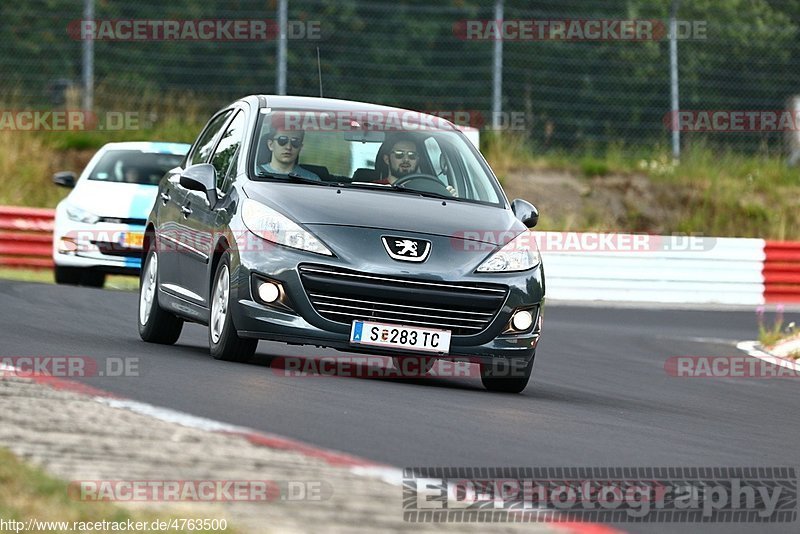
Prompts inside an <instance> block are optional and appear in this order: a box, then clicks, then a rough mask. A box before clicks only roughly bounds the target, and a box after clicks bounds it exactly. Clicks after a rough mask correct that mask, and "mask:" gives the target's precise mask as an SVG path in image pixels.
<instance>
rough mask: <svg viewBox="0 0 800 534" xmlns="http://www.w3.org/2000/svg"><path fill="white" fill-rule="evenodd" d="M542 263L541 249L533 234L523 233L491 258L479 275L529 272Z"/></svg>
mask: <svg viewBox="0 0 800 534" xmlns="http://www.w3.org/2000/svg"><path fill="white" fill-rule="evenodd" d="M541 262H542V256H541V255H540V254H539V247H537V246H536V240H535V239H534V238H533V234H532V233H531V232H527V231H526V232H522V233H521V234H519V235H518V236H517V237H515V238H514V239H512V240H511V241H509V242H508V243H506V245H505V246H504V247H503V248H501V249H500V250H498V251H497V252H495V253H494V254H492V255H491V256H489V259H487V260H486V261H484V262H483V263H482V264H481V266H480V267H478V272H479V273H507V272H514V271H527V270H528V269H533V268H534V267H536V266H537V265H539V264H540V263H541Z"/></svg>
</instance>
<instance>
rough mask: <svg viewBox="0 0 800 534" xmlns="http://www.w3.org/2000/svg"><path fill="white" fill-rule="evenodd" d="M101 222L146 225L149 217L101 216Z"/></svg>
mask: <svg viewBox="0 0 800 534" xmlns="http://www.w3.org/2000/svg"><path fill="white" fill-rule="evenodd" d="M100 222H106V223H113V224H131V225H136V226H144V225H145V224H147V219H134V218H130V217H100Z"/></svg>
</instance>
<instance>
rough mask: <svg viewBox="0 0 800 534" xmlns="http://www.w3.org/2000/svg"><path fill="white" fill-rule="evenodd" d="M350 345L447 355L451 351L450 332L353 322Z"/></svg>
mask: <svg viewBox="0 0 800 534" xmlns="http://www.w3.org/2000/svg"><path fill="white" fill-rule="evenodd" d="M350 343H354V344H360V345H375V346H377V347H392V348H396V349H407V350H421V351H427V352H438V353H447V352H448V351H449V350H450V331H449V330H435V329H433V328H418V327H416V326H401V325H396V324H386V323H373V322H370V321H353V325H352V327H351V329H350Z"/></svg>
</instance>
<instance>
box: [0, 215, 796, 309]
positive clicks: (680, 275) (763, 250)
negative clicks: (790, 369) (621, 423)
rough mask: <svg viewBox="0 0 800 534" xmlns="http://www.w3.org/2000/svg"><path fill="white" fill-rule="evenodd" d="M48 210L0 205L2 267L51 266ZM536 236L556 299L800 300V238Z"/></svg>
mask: <svg viewBox="0 0 800 534" xmlns="http://www.w3.org/2000/svg"><path fill="white" fill-rule="evenodd" d="M53 216H54V210H50V209H40V208H17V207H12V206H0V266H7V267H27V268H50V267H52V265H53V261H52V257H51V250H52V231H53ZM536 235H537V241H539V242H540V243H545V244H547V246H542V247H541V248H542V257H543V259H544V263H545V273H546V277H547V296H548V297H549V298H552V299H554V300H601V301H633V302H664V303H703V304H707V303H720V304H752V305H757V304H764V303H787V304H788V303H800V242H782V241H764V240H763V239H738V238H713V237H706V238H703V245H704V246H703V247H701V248H702V249H701V250H691V247H686V248H689V250H684V249H680V247H669V246H666V247H661V249H659V250H614V251H596V250H580V249H578V250H575V249H574V248H572V249H569V248H568V247H564V249H562V250H560V249H559V248H558V247H553V246H549V245H550V244H552V243H573V244H574V243H581V242H582V239H581V238H582V237H583V236H588V235H591V234H581V233H557V232H536ZM550 235H552V237H554V238H557V239H553V240H550V239H548V236H550ZM625 236H628V237H633V236H632V235H630V234H617V235H616V241H617V242H624V241H625V240H624V239H622V238H624V237H625ZM650 238H651V239H653V240H654V241H655V242H662V243H668V242H669V240H670V239H671V238H670V237H660V236H650ZM673 248H675V249H673Z"/></svg>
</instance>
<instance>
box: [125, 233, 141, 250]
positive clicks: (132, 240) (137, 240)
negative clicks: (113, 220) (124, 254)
mask: <svg viewBox="0 0 800 534" xmlns="http://www.w3.org/2000/svg"><path fill="white" fill-rule="evenodd" d="M122 245H123V246H124V247H126V248H142V247H143V246H144V233H143V232H126V233H124V234H122Z"/></svg>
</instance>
